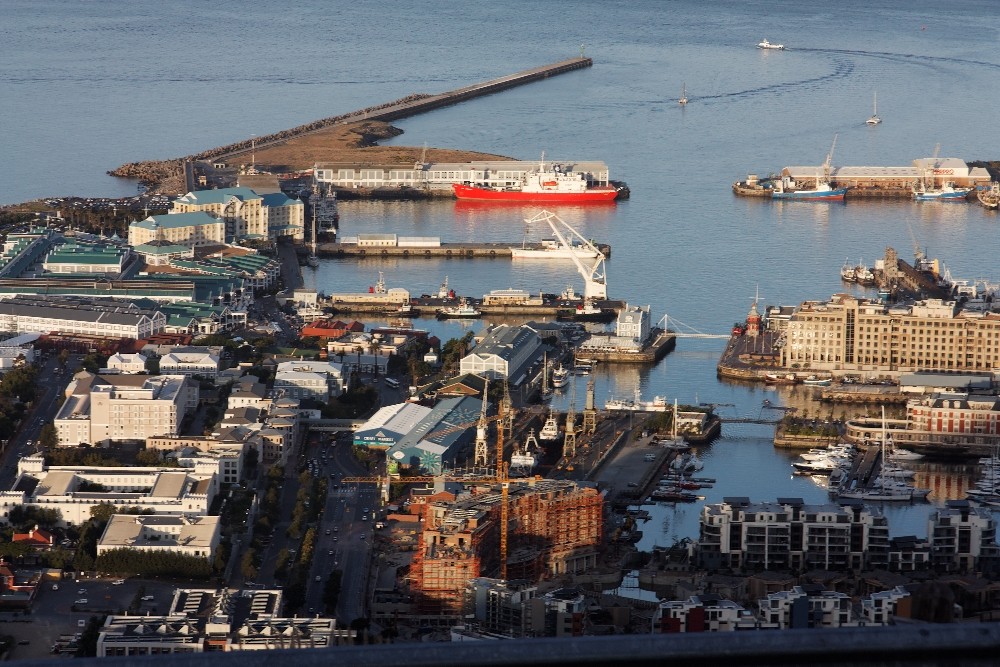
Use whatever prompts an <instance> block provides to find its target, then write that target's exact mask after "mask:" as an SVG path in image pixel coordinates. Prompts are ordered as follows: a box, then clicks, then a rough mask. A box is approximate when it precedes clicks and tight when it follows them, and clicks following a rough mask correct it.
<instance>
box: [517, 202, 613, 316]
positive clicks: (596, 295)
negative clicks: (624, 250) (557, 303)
mask: <svg viewBox="0 0 1000 667" xmlns="http://www.w3.org/2000/svg"><path fill="white" fill-rule="evenodd" d="M524 222H525V223H526V224H528V225H531V224H532V223H535V222H545V223H547V224H548V225H549V227H550V228H551V229H552V233H553V234H555V235H556V238H558V239H559V243H561V244H562V246H563V247H564V248H567V249H569V250H570V251H571V252H570V253H569V256H570V259H572V260H573V263H574V264H576V270H577V271H578V272H579V273H580V276H582V277H583V300H584V302H586V303H591V302H593V301H595V300H597V299H600V300H604V299H607V298H608V278H607V272H606V271H605V268H604V253H603V252H601V251H600V249H599V248H598V247H597V246H595V245H594V244H593V243H591V242H590V240H589V239H587V238H586V237H584V236H583V235H582V234H580V232H578V231H576V230H575V229H573V227H572V226H570V225H569V224H568V223H566V222H565V221H564V220H563V219H562V218H560V217H559V216H557V215H556V214H555V213H552V212H551V211H541V212H539V213H537V214H536V215H534V216H532V217H530V218H527V219H526V220H525V221H524ZM563 229H566V230H569V232H570V233H571V234H572V235H573V236H574V237H576V238H577V239H578V240H579V241H580V242H581V243H582V244H583V245H584V247H586V248H588V249H589V250H592V251H593V252H595V253H597V259H595V260H594V264H593V265H592V266H587V265H585V264H584V263H583V260H582V259H580V258H579V257H577V255H576V253H575V252H572V248H573V246H572V245H571V244H570V243H569V242H568V241H567V240H566V236H565V235H564V234H563Z"/></svg>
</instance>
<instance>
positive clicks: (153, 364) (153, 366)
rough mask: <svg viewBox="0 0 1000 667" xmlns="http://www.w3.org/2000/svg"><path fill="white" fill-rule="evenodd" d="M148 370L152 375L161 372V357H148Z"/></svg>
mask: <svg viewBox="0 0 1000 667" xmlns="http://www.w3.org/2000/svg"><path fill="white" fill-rule="evenodd" d="M146 372H147V373H149V374H150V375H159V374H160V358H159V357H150V358H148V359H146Z"/></svg>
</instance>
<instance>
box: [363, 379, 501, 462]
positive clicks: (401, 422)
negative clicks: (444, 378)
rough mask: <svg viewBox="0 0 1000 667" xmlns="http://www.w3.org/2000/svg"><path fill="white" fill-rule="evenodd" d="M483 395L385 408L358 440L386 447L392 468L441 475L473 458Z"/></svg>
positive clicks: (374, 445)
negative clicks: (471, 454)
mask: <svg viewBox="0 0 1000 667" xmlns="http://www.w3.org/2000/svg"><path fill="white" fill-rule="evenodd" d="M482 408H483V402H482V400H480V399H478V398H475V397H472V396H469V397H464V398H463V397H459V398H446V399H444V400H442V401H439V402H438V404H437V405H435V406H434V407H433V408H429V407H427V406H423V405H418V404H416V403H399V404H396V405H388V406H386V407H384V408H381V409H380V410H379V411H378V412H376V413H375V414H374V415H372V417H371V419H369V420H368V421H367V422H365V423H364V424H362V425H361V426H360V427H359V428H358V429H357V430H355V432H354V444H355V445H357V446H361V447H368V448H372V449H385V450H387V451H386V465H387V466H388V468H389V470H390V472H395V471H398V470H399V469H401V468H402V469H408V470H413V471H417V472H421V473H425V474H431V475H437V474H441V473H442V472H443V471H444V470H445V469H446V468H454V467H456V466H457V465H459V464H460V463H461V462H464V461H465V459H467V458H468V457H469V454H470V453H471V452H470V447H471V445H472V442H473V440H474V438H475V426H476V422H477V420H478V419H479V415H480V413H481V412H482Z"/></svg>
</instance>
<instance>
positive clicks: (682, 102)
mask: <svg viewBox="0 0 1000 667" xmlns="http://www.w3.org/2000/svg"><path fill="white" fill-rule="evenodd" d="M687 103H688V89H687V84H686V83H685V84H682V85H681V98H680V99H679V100H677V104H680V105H681V106H684V105H685V104H687Z"/></svg>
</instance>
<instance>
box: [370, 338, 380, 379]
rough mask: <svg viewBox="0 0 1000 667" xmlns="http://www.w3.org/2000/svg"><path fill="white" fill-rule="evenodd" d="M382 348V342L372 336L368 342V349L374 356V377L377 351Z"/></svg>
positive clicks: (376, 368) (376, 372)
mask: <svg viewBox="0 0 1000 667" xmlns="http://www.w3.org/2000/svg"><path fill="white" fill-rule="evenodd" d="M381 349H382V344H381V343H380V342H378V340H376V339H375V338H372V342H370V343H369V344H368V351H369V352H371V353H372V356H373V357H375V377H376V378H377V377H378V353H379V351H380V350H381Z"/></svg>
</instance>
